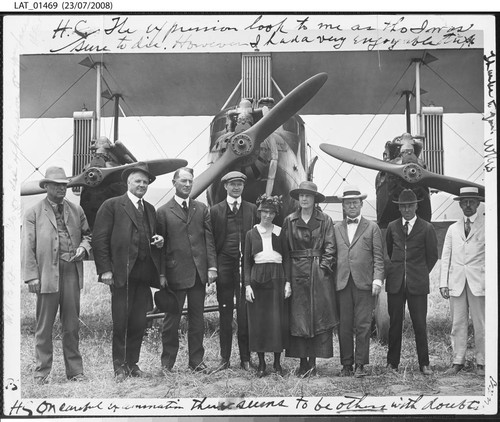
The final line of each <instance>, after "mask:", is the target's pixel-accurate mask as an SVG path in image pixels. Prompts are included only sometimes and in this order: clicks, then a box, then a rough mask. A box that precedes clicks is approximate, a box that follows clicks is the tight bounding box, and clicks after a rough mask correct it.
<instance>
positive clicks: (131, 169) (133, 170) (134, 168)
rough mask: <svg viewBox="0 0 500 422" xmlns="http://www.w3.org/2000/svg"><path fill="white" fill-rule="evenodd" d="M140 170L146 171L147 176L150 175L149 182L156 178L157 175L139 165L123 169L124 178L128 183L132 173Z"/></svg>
mask: <svg viewBox="0 0 500 422" xmlns="http://www.w3.org/2000/svg"><path fill="white" fill-rule="evenodd" d="M138 171H139V172H141V173H144V174H145V175H146V176H148V178H149V183H153V182H154V181H155V180H156V176H154V175H152V174H151V173H149V172H147V171H146V170H143V169H141V168H138V167H129V168H127V169H125V170H123V171H122V180H123V181H124V182H125V183H126V182H127V179H128V177H129V176H130V174H131V173H135V172H138Z"/></svg>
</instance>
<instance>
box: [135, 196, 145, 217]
mask: <svg viewBox="0 0 500 422" xmlns="http://www.w3.org/2000/svg"><path fill="white" fill-rule="evenodd" d="M137 209H138V210H139V214H141V215H142V214H144V206H143V205H142V200H141V199H139V200H138V201H137Z"/></svg>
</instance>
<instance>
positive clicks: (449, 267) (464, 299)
mask: <svg viewBox="0 0 500 422" xmlns="http://www.w3.org/2000/svg"><path fill="white" fill-rule="evenodd" d="M454 199H455V201H460V202H459V204H460V208H462V211H463V213H464V218H462V219H460V220H459V221H457V222H456V223H455V224H453V225H451V226H450V227H449V228H448V231H447V233H446V237H445V240H444V245H443V253H442V255H441V282H440V284H439V291H440V292H441V296H443V298H445V299H449V300H450V311H451V321H452V328H451V344H452V346H453V354H454V355H453V363H452V366H451V368H450V369H448V370H447V371H446V373H447V374H448V375H455V374H457V373H458V372H460V371H461V370H462V369H463V367H464V364H465V352H466V351H467V338H468V326H469V312H470V315H471V318H472V324H473V325H474V343H475V346H476V372H477V373H478V374H479V375H484V314H485V309H484V302H485V301H484V296H485V290H484V289H485V276H484V267H485V230H484V215H482V214H479V213H478V212H477V209H478V207H479V204H480V202H481V201H484V197H482V196H480V195H479V191H478V189H477V188H474V187H465V188H461V189H460V196H458V197H456V198H454Z"/></svg>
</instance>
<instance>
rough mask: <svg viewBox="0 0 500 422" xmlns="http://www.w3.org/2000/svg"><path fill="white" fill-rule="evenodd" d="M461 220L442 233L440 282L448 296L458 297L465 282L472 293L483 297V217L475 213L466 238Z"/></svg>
mask: <svg viewBox="0 0 500 422" xmlns="http://www.w3.org/2000/svg"><path fill="white" fill-rule="evenodd" d="M464 225H465V223H464V219H463V218H461V219H460V220H459V221H457V222H456V223H454V224H452V225H451V226H450V227H449V228H448V231H447V232H446V237H445V239H444V245H443V253H442V255H441V282H440V284H439V287H448V288H449V289H450V296H460V294H461V293H462V292H463V290H464V287H465V281H466V280H467V283H468V284H469V288H470V290H471V292H472V294H473V295H474V296H484V286H485V274H484V267H485V231H484V216H483V215H478V216H477V217H476V220H475V221H474V224H472V225H471V230H470V233H469V236H468V237H467V239H466V238H465V227H464Z"/></svg>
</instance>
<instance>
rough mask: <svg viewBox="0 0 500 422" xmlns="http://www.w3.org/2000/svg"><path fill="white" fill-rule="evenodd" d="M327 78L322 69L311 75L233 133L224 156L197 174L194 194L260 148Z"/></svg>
mask: <svg viewBox="0 0 500 422" xmlns="http://www.w3.org/2000/svg"><path fill="white" fill-rule="evenodd" d="M327 79H328V75H327V74H326V73H319V74H317V75H315V76H313V77H311V78H309V79H308V80H306V81H305V82H303V83H301V84H300V85H299V86H297V87H296V88H295V89H294V90H293V91H291V92H290V93H289V94H288V95H286V96H285V97H284V98H283V99H282V100H281V101H280V102H279V103H278V104H276V105H275V106H274V107H273V108H272V109H271V110H270V111H269V113H267V114H266V115H265V116H264V117H263V118H262V119H260V120H259V121H258V122H257V123H256V124H255V125H253V126H252V127H250V128H248V129H247V130H245V131H244V132H241V133H238V134H236V135H234V136H233V137H232V138H231V139H230V140H229V141H228V144H227V148H226V151H225V152H224V153H223V154H222V156H221V157H220V158H219V159H218V160H217V161H215V162H214V163H213V164H212V165H211V166H210V167H209V168H208V169H207V170H205V171H204V172H203V173H202V174H201V175H200V176H198V177H196V179H195V180H194V183H193V188H192V190H191V196H192V197H193V198H196V197H197V196H198V195H200V194H201V193H202V192H203V191H204V190H205V189H206V188H207V187H208V186H209V185H210V184H212V183H213V181H214V180H215V179H216V178H217V177H218V176H220V175H221V174H222V173H223V172H224V171H225V170H227V169H228V168H229V167H230V166H231V165H233V164H234V163H235V162H236V161H237V160H239V159H241V158H244V157H247V156H249V155H251V154H253V153H255V152H256V151H258V149H259V147H260V144H261V143H262V142H263V141H264V140H265V139H266V138H267V137H268V136H269V135H270V134H271V133H273V132H274V131H275V130H276V129H277V128H279V127H280V126H281V125H283V124H284V123H285V122H286V121H287V120H288V119H289V118H290V117H292V116H294V115H295V114H296V113H298V111H299V110H300V109H301V108H302V107H303V106H304V105H305V104H307V103H308V102H309V100H311V98H313V97H314V96H315V95H316V93H317V92H318V91H319V90H320V88H321V87H322V86H323V85H324V83H325V82H326V80H327Z"/></svg>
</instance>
